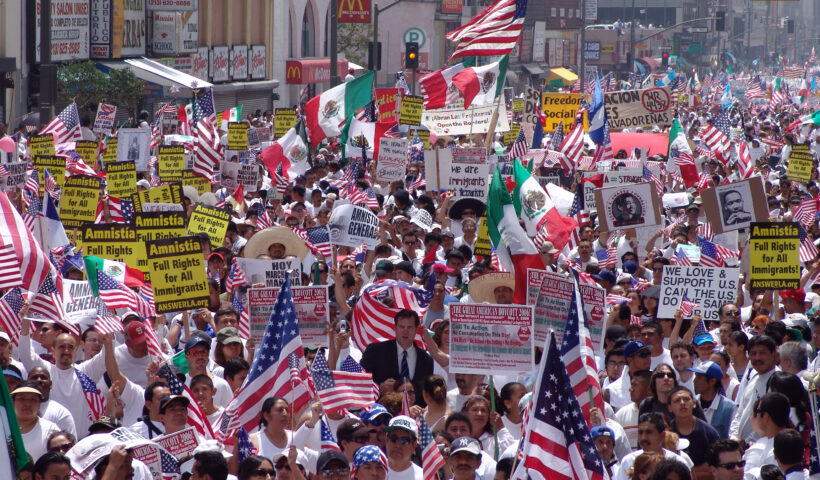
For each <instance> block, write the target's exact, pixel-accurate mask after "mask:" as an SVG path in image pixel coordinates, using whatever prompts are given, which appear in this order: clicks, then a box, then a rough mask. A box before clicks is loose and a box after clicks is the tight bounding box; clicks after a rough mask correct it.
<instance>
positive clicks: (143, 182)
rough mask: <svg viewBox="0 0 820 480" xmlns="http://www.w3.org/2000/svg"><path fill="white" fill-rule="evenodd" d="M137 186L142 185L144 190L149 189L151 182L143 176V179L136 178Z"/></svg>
mask: <svg viewBox="0 0 820 480" xmlns="http://www.w3.org/2000/svg"><path fill="white" fill-rule="evenodd" d="M137 186H138V187H142V188H144V189H146V190H150V189H151V182H149V181H148V180H146V179H144V178H143V179H140V180H137Z"/></svg>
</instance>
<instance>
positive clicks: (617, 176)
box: [604, 169, 645, 186]
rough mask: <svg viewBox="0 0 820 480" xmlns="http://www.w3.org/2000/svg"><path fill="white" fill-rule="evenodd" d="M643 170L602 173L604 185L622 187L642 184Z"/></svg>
mask: <svg viewBox="0 0 820 480" xmlns="http://www.w3.org/2000/svg"><path fill="white" fill-rule="evenodd" d="M644 181H645V180H644V178H643V170H635V169H629V170H615V171H611V172H605V173H604V185H606V186H610V185H612V186H614V185H624V184H627V183H643V182H644Z"/></svg>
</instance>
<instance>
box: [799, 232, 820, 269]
mask: <svg viewBox="0 0 820 480" xmlns="http://www.w3.org/2000/svg"><path fill="white" fill-rule="evenodd" d="M797 233H798V236H799V237H800V248H799V249H798V257H799V259H800V261H801V262H803V263H806V262H810V261H812V260H814V259H815V258H816V257H817V253H818V251H817V247H816V246H815V245H814V242H813V241H812V240H811V238H809V237H808V235H807V234H806V229H804V228H803V227H802V226H801V225H800V224H798V225H797Z"/></svg>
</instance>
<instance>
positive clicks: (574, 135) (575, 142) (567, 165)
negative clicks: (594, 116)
mask: <svg viewBox="0 0 820 480" xmlns="http://www.w3.org/2000/svg"><path fill="white" fill-rule="evenodd" d="M558 150H559V151H560V152H561V153H563V154H564V156H565V157H564V158H563V159H562V160H563V161H562V162H561V167H563V168H564V171H565V172H566V174H567V175H572V174H573V173H574V172H575V165H577V164H578V161H579V160H580V159H581V156H582V155H583V153H584V125H583V123H576V124H575V126H574V127H573V128H572V130H571V131H570V132H569V134H568V135H567V136H566V138H564V141H563V142H562V143H561V146H560V148H559V149H558Z"/></svg>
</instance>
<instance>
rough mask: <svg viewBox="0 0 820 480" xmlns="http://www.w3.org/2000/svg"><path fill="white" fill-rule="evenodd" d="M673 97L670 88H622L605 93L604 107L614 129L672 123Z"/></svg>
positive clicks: (611, 127) (610, 125)
mask: <svg viewBox="0 0 820 480" xmlns="http://www.w3.org/2000/svg"><path fill="white" fill-rule="evenodd" d="M671 99H672V97H671V95H670V94H669V89H668V88H661V87H652V88H646V89H643V90H620V91H615V92H607V93H604V108H606V117H607V120H608V121H609V128H610V129H612V130H613V131H617V130H623V129H625V128H642V127H652V126H655V125H658V126H666V125H671V124H672V101H671Z"/></svg>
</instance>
